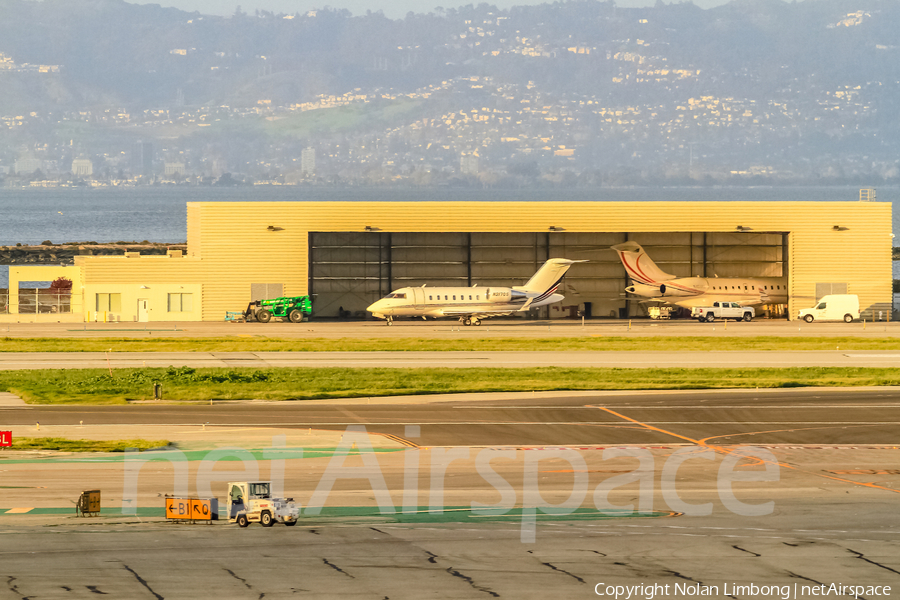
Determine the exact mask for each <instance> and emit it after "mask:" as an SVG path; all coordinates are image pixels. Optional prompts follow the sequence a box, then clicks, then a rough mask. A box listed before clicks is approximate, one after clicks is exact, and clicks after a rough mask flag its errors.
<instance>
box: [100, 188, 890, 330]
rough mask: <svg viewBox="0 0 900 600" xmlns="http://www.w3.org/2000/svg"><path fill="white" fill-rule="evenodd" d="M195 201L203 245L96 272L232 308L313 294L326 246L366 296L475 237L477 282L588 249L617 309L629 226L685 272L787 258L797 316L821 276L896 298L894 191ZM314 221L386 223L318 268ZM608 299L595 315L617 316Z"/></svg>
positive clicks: (351, 225)
mask: <svg viewBox="0 0 900 600" xmlns="http://www.w3.org/2000/svg"><path fill="white" fill-rule="evenodd" d="M187 210H188V254H189V256H190V257H191V258H185V259H180V260H175V259H171V260H169V261H165V260H163V261H161V262H159V263H153V261H150V260H149V259H146V258H141V259H119V261H118V262H116V261H113V262H104V260H106V261H108V260H109V259H104V258H103V257H88V258H87V259H86V260H85V261H84V264H85V269H86V274H85V278H86V280H87V279H92V278H94V279H103V278H112V279H117V278H124V279H125V280H128V281H132V280H135V279H136V278H146V277H148V276H152V277H161V278H165V277H169V278H172V277H182V276H190V277H196V279H195V280H194V281H202V283H203V318H204V319H206V320H221V319H222V318H223V316H224V314H225V311H226V310H240V309H242V308H244V307H245V306H246V303H247V301H248V299H249V297H250V286H251V284H252V283H282V284H283V285H284V292H285V294H287V295H296V294H303V293H306V292H307V289H308V286H309V283H310V281H312V282H313V285H314V286H317V285H319V283H318V280H317V279H316V278H317V277H318V276H319V273H318V272H317V270H318V269H319V262H318V261H319V260H320V258H321V261H322V264H323V265H324V263H329V262H330V263H332V264H331V266H330V267H329V268H330V269H331V272H332V273H339V272H340V269H341V267H340V266H339V265H340V264H341V263H344V265H345V266H344V268H345V271H344V272H345V273H346V274H347V275H346V276H347V277H349V276H351V275H352V273H353V272H355V271H354V270H355V269H358V265H359V264H360V261H361V263H362V264H364V265H366V266H365V269H364V271H365V277H366V278H369V277H373V278H374V280H373V281H374V283H372V286H371V287H365V289H363V290H362V292H363V294H364V295H365V297H366V298H368V297H370V295H372V294H375V293H377V294H382V293H384V292H386V291H387V290H385V289H384V288H385V286H384V281H385V277H386V274H385V272H384V271H385V265H386V263H385V260H388V263H389V264H390V267H391V273H390V281H391V282H392V284H393V286H394V287H399V285H400V284H401V283H403V284H406V283H407V282H408V283H409V284H415V283H416V282H419V281H422V282H425V281H423V280H425V278H428V281H427V282H428V283H429V284H433V285H441V284H448V285H449V284H452V285H463V284H464V283H466V282H467V281H468V277H469V273H468V272H467V268H466V262H465V260H464V258H463V255H462V252H463V249H465V248H471V253H472V254H471V262H470V265H471V278H472V282H473V283H476V282H479V280H482V279H483V280H484V281H485V282H488V280H489V282H491V283H493V284H497V285H502V284H518V283H521V282H523V281H524V280H526V279H527V278H528V277H529V276H530V275H531V274H532V273H533V272H534V267H535V265H536V264H538V263H539V262H541V261H543V260H544V259H545V258H546V257H547V255H549V256H559V255H563V254H565V255H566V257H568V258H576V259H577V258H587V259H589V260H591V262H590V263H586V264H585V265H577V266H576V268H577V270H576V268H573V269H572V271H570V275H569V277H568V280H569V284H570V285H573V286H575V288H576V290H575V291H577V292H578V293H579V294H581V295H582V296H587V295H588V294H590V295H592V296H594V297H597V298H601V297H608V298H609V300H603V301H604V302H608V303H609V304H608V306H609V307H610V310H612V308H614V307H615V305H616V303H617V302H620V300H619V299H618V298H619V297H618V294H619V293H621V290H622V288H624V286H625V281H624V271H621V270H618V269H620V267H619V266H618V261H617V259H616V258H615V254H614V253H613V252H612V251H609V250H608V246H609V245H611V244H614V243H618V242H621V241H624V239H625V236H626V235H627V236H628V239H633V240H635V241H637V242H639V243H641V244H643V245H645V246H646V247H647V248H648V252H651V256H653V257H654V260H656V261H657V263H658V264H660V266H661V267H663V268H664V269H666V270H671V272H673V273H675V274H678V275H703V274H704V273H703V272H701V271H703V270H704V269H705V270H706V275H708V276H712V275H714V274H718V275H719V276H728V275H732V276H751V275H757V276H779V275H781V274H782V269H784V264H785V262H786V263H787V274H788V276H789V285H790V293H791V300H790V305H789V310H790V314H792V315H793V314H796V311H797V310H798V309H799V308H803V307H805V306H806V305H811V303H812V302H814V301H815V290H816V284H817V283H821V282H829V283H841V282H845V283H847V284H848V292H849V293H854V294H858V295H859V296H860V305H861V307H862V308H863V309H869V310H877V309H879V308H881V309H889V308H890V304H891V238H890V234H891V205H890V204H889V203H882V202H634V203H630V202H496V203H491V202H487V203H474V202H447V203H438V202H416V203H411V202H381V203H377V202H296V203H294V202H285V203H276V202H222V203H215V202H208V203H189V204H188V209H187ZM738 226H740V227H741V228H742V231H740V232H739V231H738ZM551 227H552V228H554V229H555V231H551ZM367 229H368V231H367ZM308 232H315V234H316V236H318V235H320V234H327V233H340V234H345V233H353V234H358V235H359V236H363V237H361V238H360V239H365V240H366V241H367V242H368V240H369V239H370V238H366V237H365V236H367V235H369V236H371V235H372V234H374V235H375V236H376V237H378V242H377V243H375V244H374V245H373V246H372V247H369V246H366V245H365V244H357V246H355V247H354V246H352V245H348V247H347V249H346V250H344V249H342V248H341V247H340V240H341V239H343V238H341V237H334V238H333V239H332V240H331V244H330V247H329V244H327V243H325V241H327V238H324V237H323V238H321V239H322V240H323V242H322V248H321V251H320V249H318V248H313V264H312V273H310V271H309V268H310V260H309V258H310V256H309V252H310V246H314V245H315V244H314V243H312V242H314V241H315V240H318V239H319V238H317V237H315V236H314V238H313V240H311V239H310V237H309V234H308ZM429 232H430V233H429ZM434 232H438V233H434ZM388 234H390V237H391V241H390V242H389V243H387V244H386V243H385V241H384V237H385V236H386V235H388ZM783 234H786V236H787V240H788V241H787V244H786V246H787V248H788V256H785V255H784V251H783V248H784V245H783V244H782V242H781V240H782V235H783ZM703 236H706V243H705V244H704V243H703V242H702V238H703ZM468 238H471V245H470V246H469V245H468V242H467V240H468ZM536 249H537V250H536ZM386 252H387V253H389V254H390V258H389V259H386V258H385V253H386ZM704 252H705V253H706V257H705V259H704V256H703V253H704ZM196 258H199V259H200V260H196ZM124 261H127V262H124ZM193 263H196V266H190V267H189V266H188V265H193ZM438 264H440V265H442V268H441V270H440V271H439V272H438V275H439V277H438V279H436V280H435V279H432V276H433V274H434V273H435V270H434V268H435V267H434V266H435V265H438ZM126 265H127V266H126ZM145 265H146V266H145ZM376 265H377V266H376ZM146 269H149V271H146ZM310 276H311V277H312V279H311V280H310ZM620 276H621V277H622V279H621V280H619V277H620ZM323 277H324V275H323ZM576 282H577V284H576ZM334 285H338V284H337V283H335V284H334ZM366 285H367V286H368V285H369V284H366ZM579 288H580V289H579ZM318 291H322V293H326V290H325V288H322V289H321V290H314V292H315V293H318ZM340 291H341V290H339V289H337V288H335V289H332V290H331V291H330V292H328V293H337V292H340ZM570 293H571V291H570ZM612 294H616V295H615V296H613V295H612ZM607 295H608V296H607ZM598 302H599V300H598ZM606 306H607V305H603V309H601V308H600V307H599V306H598V308H597V309H595V310H594V311H593V313H594V315H599V316H606V314H608V312H609V311H608V310H605V308H606ZM315 308H316V307H315V306H314V310H315ZM323 308H324V305H323ZM345 308H346V307H345Z"/></svg>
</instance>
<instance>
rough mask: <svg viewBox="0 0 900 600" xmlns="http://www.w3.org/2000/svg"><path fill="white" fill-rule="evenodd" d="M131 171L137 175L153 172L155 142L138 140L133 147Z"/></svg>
mask: <svg viewBox="0 0 900 600" xmlns="http://www.w3.org/2000/svg"><path fill="white" fill-rule="evenodd" d="M131 172H132V173H134V174H135V175H145V176H146V175H150V174H152V173H153V144H151V143H150V142H137V143H135V144H134V146H133V147H132V149H131Z"/></svg>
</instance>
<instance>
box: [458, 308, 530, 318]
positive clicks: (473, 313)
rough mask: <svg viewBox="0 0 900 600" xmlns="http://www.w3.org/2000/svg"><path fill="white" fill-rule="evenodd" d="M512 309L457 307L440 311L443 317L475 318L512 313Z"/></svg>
mask: <svg viewBox="0 0 900 600" xmlns="http://www.w3.org/2000/svg"><path fill="white" fill-rule="evenodd" d="M514 312H516V311H514V310H509V309H506V310H474V309H473V310H466V309H457V310H444V311H441V314H443V315H444V316H445V317H477V318H482V319H483V318H487V317H502V316H504V315H511V314H513V313H514Z"/></svg>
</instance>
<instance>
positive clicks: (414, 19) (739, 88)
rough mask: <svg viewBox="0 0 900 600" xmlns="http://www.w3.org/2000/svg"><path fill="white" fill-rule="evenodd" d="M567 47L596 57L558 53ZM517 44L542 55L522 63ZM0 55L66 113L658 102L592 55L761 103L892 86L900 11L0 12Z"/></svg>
mask: <svg viewBox="0 0 900 600" xmlns="http://www.w3.org/2000/svg"><path fill="white" fill-rule="evenodd" d="M579 46H581V47H585V48H590V49H591V51H592V53H593V54H592V55H591V56H590V57H586V58H585V57H582V56H579V55H578V54H575V53H574V52H569V51H568V48H576V47H579ZM528 47H530V48H533V49H535V48H536V49H537V52H540V53H544V52H546V53H549V55H548V56H546V57H544V56H540V55H539V56H540V58H545V59H546V60H534V58H535V56H533V55H532V56H529V55H528V54H527V52H526V51H525V49H526V48H528ZM0 52H3V53H5V54H6V55H8V56H10V57H12V59H13V60H14V61H15V62H16V63H18V64H22V63H30V64H48V65H60V66H61V67H62V72H61V74H60V77H59V82H58V83H54V84H53V85H52V86H50V88H51V89H50V90H48V88H47V86H46V85H36V84H32V85H20V86H19V87H20V89H19V90H18V91H16V93H15V97H16V98H26V99H27V98H30V99H31V101H33V102H35V103H41V104H44V103H51V104H56V105H60V106H67V107H72V106H79V105H80V104H93V103H96V102H98V101H99V100H103V101H115V102H120V103H127V104H130V105H137V106H141V107H152V106H158V105H161V104H171V103H173V102H175V101H176V98H178V97H179V90H181V97H183V98H184V101H185V102H186V103H187V104H189V105H201V104H216V103H228V102H243V103H250V102H255V101H256V100H257V99H258V98H261V97H265V98H267V99H271V100H272V101H273V102H279V103H290V102H302V101H304V100H308V99H310V98H312V97H313V96H315V95H316V94H322V93H344V92H346V91H349V90H352V89H353V88H355V87H363V88H372V87H381V88H390V87H393V88H401V89H405V90H411V89H415V88H417V87H421V86H423V85H426V84H429V83H434V82H436V81H440V80H442V79H446V78H450V77H454V76H460V75H466V74H471V75H482V76H484V75H487V76H493V77H497V78H500V79H505V80H509V81H512V82H515V83H525V82H527V81H534V82H535V83H536V84H538V85H541V86H546V87H547V88H549V89H556V90H562V91H569V92H573V93H581V94H590V95H598V94H614V95H617V96H623V97H628V95H629V94H631V95H634V96H638V95H639V96H640V97H641V98H642V99H643V100H646V99H647V97H648V95H652V94H663V93H665V92H666V91H667V89H668V90H669V91H670V90H671V88H672V86H655V87H654V86H649V87H648V86H643V87H640V86H633V87H632V88H629V86H614V85H613V84H612V83H611V75H613V73H614V70H615V69H616V67H618V66H619V65H617V64H615V61H607V60H605V59H606V58H607V55H610V56H612V55H616V54H622V53H625V54H628V53H630V54H632V55H634V57H633V58H632V60H633V61H635V63H637V64H640V65H643V66H652V67H654V68H655V69H656V70H660V69H682V68H683V69H694V70H699V71H700V72H701V75H700V77H698V78H696V79H694V78H692V79H690V80H689V81H686V82H684V84H683V86H689V87H690V88H691V90H692V92H693V93H697V94H702V93H715V94H719V95H721V94H723V93H735V94H741V95H759V96H763V95H765V94H768V93H771V92H773V91H776V90H780V89H783V88H785V87H786V86H792V85H794V86H822V87H826V86H833V85H836V84H841V85H843V84H847V83H859V84H862V83H865V82H867V81H872V80H880V81H887V80H890V81H897V80H900V60H898V59H900V3H898V2H896V0H807V1H805V2H795V3H790V4H788V3H785V2H781V1H780V0H734V1H733V2H731V3H730V4H728V5H725V6H721V7H719V8H716V9H710V10H701V9H699V8H697V7H695V6H694V5H692V4H690V3H677V4H674V3H673V4H664V3H662V2H660V3H658V4H657V6H656V7H654V8H646V9H623V8H616V7H615V5H614V3H612V2H593V1H586V0H579V1H569V2H562V3H555V4H552V5H542V6H533V7H520V8H514V9H511V10H498V9H495V8H492V7H490V6H489V5H487V4H481V5H479V6H478V7H477V8H473V7H472V6H469V7H465V8H461V9H459V10H455V9H450V10H446V11H440V12H437V13H431V14H425V15H422V14H420V15H410V16H408V17H407V18H406V19H403V20H393V21H392V20H389V19H386V18H384V17H383V16H381V15H379V14H371V15H367V16H361V17H351V16H350V15H349V13H348V12H347V11H332V10H320V11H317V12H315V13H314V16H313V13H310V14H308V15H306V14H304V15H275V14H271V13H265V12H263V13H259V14H254V15H245V14H241V13H237V14H235V15H234V16H232V17H230V18H222V17H210V16H202V15H199V14H197V13H194V14H190V13H185V12H181V11H178V10H176V9H171V8H161V7H159V6H158V5H133V4H128V3H125V2H123V1H121V0H44V1H42V2H33V1H30V0H0ZM4 76H5V75H4ZM683 86H681V87H683ZM2 87H4V88H6V87H7V86H6V85H4V86H2ZM638 87H639V89H638ZM664 87H666V88H667V89H663V88H664ZM675 87H679V86H675ZM797 91H798V92H800V91H802V90H801V89H798V90H797ZM0 101H4V102H5V101H6V99H5V98H0ZM10 101H12V100H10ZM16 101H17V102H18V100H16Z"/></svg>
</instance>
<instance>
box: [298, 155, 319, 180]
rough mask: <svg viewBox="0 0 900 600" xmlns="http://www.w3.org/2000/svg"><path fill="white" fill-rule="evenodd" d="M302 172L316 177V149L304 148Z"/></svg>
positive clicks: (301, 158) (301, 161)
mask: <svg viewBox="0 0 900 600" xmlns="http://www.w3.org/2000/svg"><path fill="white" fill-rule="evenodd" d="M300 173H301V174H302V175H304V176H305V177H314V176H315V174H316V149H315V148H304V149H303V151H302V152H301V153H300Z"/></svg>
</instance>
